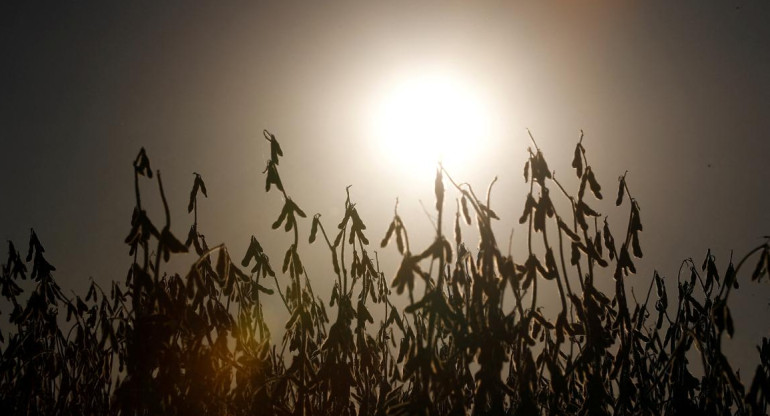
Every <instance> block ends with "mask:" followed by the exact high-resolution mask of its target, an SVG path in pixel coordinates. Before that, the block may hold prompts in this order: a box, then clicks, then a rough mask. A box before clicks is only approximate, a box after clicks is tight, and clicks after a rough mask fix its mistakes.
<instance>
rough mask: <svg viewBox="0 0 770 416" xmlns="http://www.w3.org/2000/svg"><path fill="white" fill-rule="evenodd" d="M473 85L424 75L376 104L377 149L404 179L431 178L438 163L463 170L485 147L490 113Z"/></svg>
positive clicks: (394, 89) (404, 81) (404, 82)
mask: <svg viewBox="0 0 770 416" xmlns="http://www.w3.org/2000/svg"><path fill="white" fill-rule="evenodd" d="M483 104H484V103H483V102H482V100H480V99H479V97H478V93H476V91H474V89H473V88H472V85H471V84H469V83H464V82H462V80H461V79H459V78H457V77H451V76H446V75H435V74H434V75H425V76H419V77H410V78H408V79H402V80H401V81H400V82H397V83H396V85H394V86H393V87H392V88H389V89H388V90H386V91H385V92H384V94H383V96H382V97H381V98H380V101H379V103H378V108H376V110H375V111H376V113H375V118H374V126H373V127H374V129H375V130H374V131H375V135H376V140H377V145H378V147H379V150H380V152H381V154H382V155H383V156H385V157H386V158H387V159H389V161H390V163H391V164H392V165H395V167H396V168H397V169H398V170H400V171H402V172H403V173H406V174H407V175H425V174H428V175H430V172H432V171H433V170H434V169H435V167H436V164H437V162H439V161H441V162H442V163H443V164H444V165H445V166H446V167H447V168H450V169H453V170H454V171H457V170H464V169H467V168H469V167H470V166H471V165H473V164H474V163H478V162H477V161H476V160H475V159H476V158H477V157H478V156H479V153H480V151H482V150H484V148H485V147H486V142H487V141H488V136H489V132H490V129H489V120H488V112H487V111H486V110H485V108H484V105H483Z"/></svg>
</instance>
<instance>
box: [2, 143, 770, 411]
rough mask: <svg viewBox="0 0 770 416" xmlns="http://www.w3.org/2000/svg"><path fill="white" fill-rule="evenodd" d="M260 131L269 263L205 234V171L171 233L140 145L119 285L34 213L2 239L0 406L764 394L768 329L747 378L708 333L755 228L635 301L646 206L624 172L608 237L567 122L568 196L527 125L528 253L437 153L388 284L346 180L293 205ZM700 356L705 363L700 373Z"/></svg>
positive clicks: (710, 404) (573, 405) (687, 398)
mask: <svg viewBox="0 0 770 416" xmlns="http://www.w3.org/2000/svg"><path fill="white" fill-rule="evenodd" d="M264 137H265V139H266V140H267V141H268V142H269V146H270V159H269V160H268V161H267V166H266V169H265V171H264V173H265V174H266V182H265V190H266V191H267V192H269V191H271V190H272V189H273V188H275V189H277V190H278V192H280V194H281V197H282V198H283V208H282V209H281V212H280V214H279V215H278V218H277V219H276V221H275V222H274V223H273V225H272V228H273V229H278V228H281V227H283V229H284V231H285V232H287V233H291V235H292V237H293V239H292V243H291V244H290V245H289V247H288V248H287V250H286V252H285V254H284V256H283V261H282V267H281V272H282V276H277V275H276V273H275V272H274V269H273V267H272V265H271V263H270V259H269V258H268V256H267V254H266V253H265V251H264V250H263V248H262V246H261V245H260V243H259V241H258V240H257V238H256V237H251V241H250V244H249V247H248V249H247V252H246V254H245V256H244V257H243V259H242V261H241V262H240V265H237V264H235V262H234V261H233V260H232V257H231V255H230V252H229V251H228V249H227V247H226V246H225V245H223V244H220V245H217V246H214V247H209V246H208V244H207V242H206V239H205V237H204V235H203V234H202V233H201V232H200V229H199V221H198V202H199V197H200V195H201V194H202V195H203V196H204V197H205V196H207V190H206V185H205V183H204V182H203V179H202V177H201V176H200V175H199V174H197V173H196V174H194V182H193V188H192V192H191V194H190V200H189V204H188V213H191V214H192V216H193V221H192V225H191V227H190V230H189V233H188V236H187V239H186V241H185V242H184V243H183V242H182V241H181V240H179V239H177V238H176V237H175V236H174V234H173V233H172V231H171V215H170V212H169V208H168V204H167V201H166V197H165V193H164V190H163V183H162V181H161V175H160V172H155V173H154V172H153V171H152V170H151V168H150V162H149V159H148V157H147V155H146V153H145V151H144V149H142V150H141V151H140V152H139V155H138V156H137V158H136V159H135V161H134V178H135V184H134V185H135V196H136V197H135V199H136V205H135V207H134V212H133V215H132V219H131V230H130V232H129V235H128V237H127V238H126V243H127V244H128V246H129V254H130V255H131V256H132V262H131V266H130V267H129V270H128V275H127V278H126V281H125V282H124V283H118V282H113V283H112V285H111V287H110V290H109V293H105V292H104V291H103V290H102V289H101V288H100V287H99V286H98V285H96V284H95V283H93V282H92V283H91V286H90V288H89V290H88V293H87V294H86V296H85V298H81V297H79V296H74V297H72V298H70V297H67V296H65V295H64V294H63V293H62V291H61V289H60V288H59V286H58V285H57V284H56V282H55V280H54V278H53V275H52V272H53V271H54V270H55V269H54V267H53V266H52V265H50V264H49V263H48V262H47V261H46V260H45V258H44V256H43V253H44V249H43V246H42V244H41V243H40V241H39V240H38V237H37V235H36V234H35V232H34V231H33V232H32V233H31V236H30V242H29V250H28V254H27V257H26V259H24V260H23V259H22V258H21V255H20V253H19V252H18V251H17V249H16V248H15V246H14V245H13V243H9V254H8V259H7V261H6V263H5V264H3V266H2V273H1V274H0V289H1V291H2V293H1V294H2V296H3V297H4V298H5V300H6V301H5V302H4V304H5V306H7V307H8V308H4V309H10V314H9V318H8V319H9V323H10V326H11V332H10V333H9V334H2V333H0V342H2V350H0V354H1V355H0V406H1V407H2V410H4V411H5V412H4V414H79V413H84V414H106V413H112V414H123V415H149V414H153V415H154V414H244V415H245V414H275V415H288V414H292V415H335V416H337V415H406V414H426V415H444V414H452V415H464V414H474V415H502V414H510V415H529V414H559V415H561V414H575V415H587V414H591V415H594V414H598V415H601V414H607V415H609V414H642V415H653V414H655V415H657V414H670V415H678V414H688V415H689V414H747V415H749V414H750V415H761V414H766V413H767V411H768V403H769V400H770V341H769V340H768V339H767V338H763V339H762V340H761V344H760V345H759V346H758V348H757V349H758V351H759V364H758V365H757V367H756V371H755V373H754V376H753V379H752V381H751V383H750V384H747V385H744V384H743V382H742V381H741V380H740V379H739V377H738V375H737V372H736V371H735V370H734V369H733V368H732V366H731V364H730V362H729V360H728V359H727V357H726V356H725V355H724V354H723V352H722V339H723V337H724V336H728V337H732V336H733V333H734V331H735V323H734V322H733V319H732V315H731V313H730V308H729V306H728V299H729V296H730V293H731V292H732V291H733V290H734V289H737V288H738V284H739V275H740V272H741V271H742V270H743V268H744V265H745V264H746V262H747V261H749V260H751V261H757V263H756V266H755V267H754V271H753V273H752V274H751V280H752V281H760V280H762V279H763V278H764V277H765V276H767V275H768V274H769V272H768V268H770V241H767V240H766V241H765V243H764V244H762V245H760V246H759V247H757V248H755V249H754V250H752V251H750V252H749V253H748V254H747V255H746V256H744V257H743V258H741V259H740V261H738V262H737V265H734V264H733V261H732V259H730V262H729V264H728V266H727V269H726V271H725V272H724V274H720V273H719V270H718V267H717V263H716V259H715V257H714V256H713V255H712V254H711V251H709V252H708V253H707V255H706V258H705V260H704V261H703V263H702V264H701V265H700V267H698V265H696V264H695V262H694V261H693V260H692V259H687V260H685V261H684V262H683V263H682V267H681V268H680V270H679V273H678V276H677V281H676V287H677V296H676V298H675V299H673V298H672V301H671V303H669V297H668V293H667V285H666V282H665V278H664V277H662V276H661V275H660V274H658V273H657V272H655V273H654V275H653V277H652V279H651V281H650V285H649V289H648V290H647V294H646V296H645V298H644V300H643V302H641V303H639V302H638V301H637V300H636V299H635V298H629V297H628V295H627V292H628V290H627V288H626V279H628V278H629V277H630V276H631V275H633V274H634V273H636V267H635V264H634V261H635V259H636V258H640V257H642V255H643V253H642V249H641V244H640V235H641V232H642V231H643V226H642V221H641V208H640V205H639V203H638V202H637V201H636V199H634V198H633V197H632V194H631V191H630V189H629V187H628V180H627V175H626V174H624V175H623V176H621V177H620V178H619V181H618V182H619V183H618V192H617V197H616V201H615V202H616V205H618V206H620V205H623V204H625V205H626V206H627V207H628V210H629V216H628V221H627V223H626V224H625V225H624V228H623V229H621V232H618V231H617V230H615V233H614V235H613V232H612V228H611V227H610V224H609V222H608V220H607V217H606V216H605V217H604V218H602V215H601V214H600V213H599V212H598V211H596V210H595V209H594V208H593V207H594V206H596V204H597V203H598V201H599V200H602V199H603V194H602V187H601V186H600V184H599V182H598V180H597V178H596V175H595V173H594V171H593V168H592V166H591V164H590V163H589V160H588V159H587V157H586V150H585V147H584V145H583V136H582V134H581V136H580V140H579V141H578V143H577V145H576V148H575V153H574V158H573V161H572V167H573V168H574V169H575V173H576V176H577V179H578V183H579V185H578V189H577V191H576V192H575V193H570V192H569V191H568V190H567V189H566V188H565V187H564V186H563V184H562V183H561V182H560V181H559V180H557V178H556V177H555V174H554V173H553V172H552V171H551V170H550V169H549V167H548V164H547V163H546V160H545V157H544V155H543V152H542V151H541V149H540V148H539V147H538V146H537V143H536V142H535V140H534V138H532V143H533V147H532V148H530V149H529V158H528V160H527V162H526V163H525V166H524V180H525V182H526V183H528V184H529V191H528V192H527V195H526V199H525V204H524V210H523V213H522V215H521V217H520V218H519V223H520V224H521V225H522V226H524V227H526V229H527V233H526V238H527V250H526V252H525V253H521V254H517V256H519V255H521V256H522V257H521V259H523V261H521V259H518V260H515V259H514V257H513V255H512V254H511V253H510V252H509V253H507V254H504V253H503V252H501V250H500V249H499V247H498V243H497V240H496V236H495V233H494V229H495V226H494V225H493V224H494V221H496V220H498V219H499V216H498V213H497V212H496V211H495V210H493V208H492V204H491V199H492V187H493V185H494V183H495V181H494V180H493V181H492V183H491V184H490V186H489V188H488V189H487V192H486V195H483V196H482V197H480V196H479V195H478V194H477V193H476V192H475V191H474V189H473V188H472V187H471V186H470V185H469V184H467V183H458V182H456V181H455V180H454V179H453V178H452V177H451V176H450V174H449V172H447V171H446V169H444V167H443V166H439V167H438V169H437V171H436V178H435V189H434V191H435V197H436V203H435V210H436V223H435V226H434V228H435V237H434V238H433V241H432V242H431V243H430V244H429V245H428V246H427V247H424V248H422V249H417V248H415V247H413V246H411V245H410V242H409V236H408V233H407V227H406V224H405V223H404V221H403V220H402V219H401V217H400V216H399V214H398V205H396V208H395V209H394V217H393V219H392V221H391V223H390V225H389V227H388V229H387V231H386V234H385V236H384V238H383V239H382V241H381V243H380V246H381V247H382V248H385V247H386V246H387V245H388V244H389V243H390V242H391V241H393V240H395V246H396V250H397V251H398V252H399V254H400V255H401V256H402V258H401V263H400V265H399V267H398V269H397V271H396V272H395V277H394V278H393V280H392V281H389V280H388V279H387V278H386V276H385V274H384V273H383V272H382V271H381V269H380V265H379V261H378V257H377V252H376V251H374V249H372V247H371V245H370V243H369V239H368V238H367V236H366V231H367V228H366V225H365V224H364V222H363V220H362V218H361V216H360V214H359V212H358V209H357V207H356V204H355V203H354V202H353V200H352V199H351V194H350V189H349V188H348V189H346V197H345V201H344V215H343V218H342V219H341V221H340V222H339V223H338V225H337V228H336V230H335V231H334V232H328V231H327V228H326V227H325V226H324V225H323V223H322V221H321V215H320V214H316V215H314V216H313V217H312V219H308V218H307V216H306V214H305V212H304V211H303V210H302V209H301V208H300V207H299V205H298V204H297V203H296V202H295V201H294V200H293V199H292V198H291V197H290V196H289V194H288V193H287V191H286V187H285V186H284V183H283V182H282V180H281V176H280V173H279V169H278V166H279V161H280V157H282V156H283V151H282V149H281V147H280V145H279V143H278V141H277V140H276V138H275V136H274V135H272V134H270V133H269V132H267V131H265V132H264ZM530 137H531V135H530ZM153 179H154V180H155V181H157V185H158V193H159V195H160V199H161V202H162V204H163V208H164V214H165V218H164V221H163V222H162V224H163V225H162V227H161V228H160V229H159V228H158V226H156V224H155V223H154V222H153V221H152V220H151V219H150V218H149V216H148V214H147V212H146V211H145V209H144V205H143V204H142V196H143V193H142V192H141V188H142V186H144V184H145V182H147V181H148V180H153ZM445 185H449V188H448V189H447V188H445ZM448 195H455V202H454V204H448V203H447V200H448V199H449V198H451V197H448ZM447 205H450V206H451V205H454V208H455V212H454V216H453V217H452V218H451V219H452V220H454V221H453V224H452V225H453V236H452V237H450V236H449V235H448V234H446V233H445V231H444V228H445V224H444V222H446V221H447V218H449V217H448V216H447V212H448V211H446V206H447ZM557 208H558V209H557ZM306 221H310V232H309V243H311V244H314V243H315V242H316V241H321V243H319V244H325V245H326V246H327V247H328V249H329V253H330V260H331V265H329V266H328V268H326V269H319V270H318V271H317V273H319V274H328V275H332V276H334V279H333V280H334V285H333V288H332V291H331V298H330V299H329V304H328V307H329V308H333V309H331V310H330V312H335V311H336V318H334V319H331V320H330V319H329V316H328V315H327V310H326V307H327V306H326V304H325V302H324V301H323V300H322V299H321V298H320V297H318V296H317V295H315V293H314V292H313V288H312V285H311V278H310V277H309V275H308V271H307V269H306V268H305V263H303V261H302V257H301V250H300V233H301V231H300V230H301V227H302V225H303V224H305V222H306ZM463 222H464V223H465V226H468V225H475V226H476V228H477V232H478V246H477V248H476V249H475V250H472V249H470V248H469V247H467V246H466V244H465V241H466V240H465V239H464V238H463V228H464V227H465V226H464V225H463V224H462V223H463ZM615 236H618V237H619V239H618V240H617V241H616V240H615ZM621 236H622V237H621ZM319 237H320V238H319ZM188 250H193V251H194V252H195V254H196V256H197V260H196V261H195V262H194V263H193V264H192V265H191V266H190V269H189V271H188V272H187V273H186V274H185V275H184V276H182V275H180V274H177V273H173V274H169V273H168V272H165V271H163V270H162V268H163V265H164V263H166V262H168V260H169V259H170V257H171V256H172V255H175V254H176V253H184V252H187V251H188ZM28 266H30V267H31V269H32V271H31V273H29V276H28ZM319 267H320V266H319ZM242 268H243V269H242ZM247 268H250V270H248V272H247V271H245V270H247ZM744 279H745V278H744ZM600 280H607V281H611V282H613V283H614V291H609V292H608V293H604V292H603V291H602V290H600V288H599V287H598V286H597V284H596V283H597V282H599V281H600ZM416 281H421V282H422V283H421V284H415V283H416ZM544 281H550V282H552V283H553V284H555V286H556V288H557V293H558V299H559V305H560V308H557V310H555V311H545V310H544V309H543V308H542V299H541V298H542V290H540V291H538V289H539V286H540V285H541V284H543V282H544ZM27 286H29V294H28V295H26V294H24V289H25V287H27ZM653 288H654V289H655V290H654V296H653ZM391 289H395V291H396V295H398V296H401V295H403V294H404V292H406V295H407V297H408V306H406V308H404V310H399V308H398V307H397V306H395V305H394V303H393V298H392V297H393V296H394V295H393V294H392V293H391ZM275 291H277V296H278V297H280V299H281V301H282V304H283V305H284V307H285V308H286V311H287V314H288V315H289V319H288V321H287V323H286V325H285V328H283V336H282V337H281V338H280V341H279V342H274V341H273V340H272V338H271V332H270V330H269V328H268V327H267V324H266V323H265V319H264V312H263V306H262V299H264V298H263V297H264V296H276V294H275ZM539 294H540V297H539V296H538V295H539ZM65 310H66V313H65ZM546 312H547V313H546ZM375 316H377V317H381V319H375ZM552 316H555V318H552ZM3 335H6V336H7V340H6V339H4V338H2V336H3ZM693 346H694V347H696V350H695V351H694V350H693V349H692V348H693ZM693 357H697V358H699V359H700V360H701V363H702V370H700V371H699V372H701V373H702V374H700V375H699V376H696V375H695V374H693V369H692V366H691V365H690V362H689V360H690V359H692V358H693Z"/></svg>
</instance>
